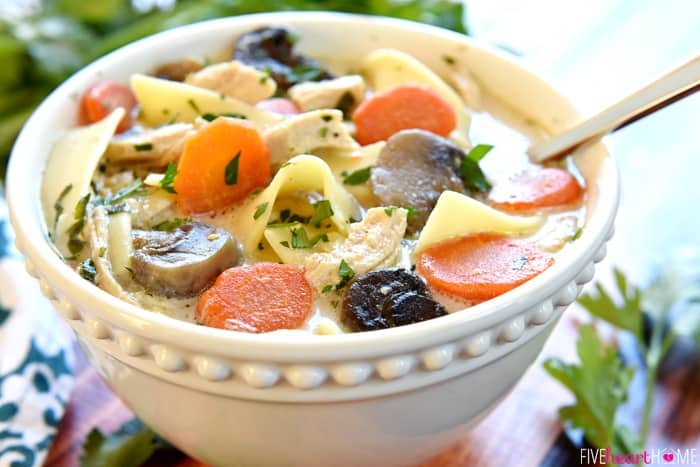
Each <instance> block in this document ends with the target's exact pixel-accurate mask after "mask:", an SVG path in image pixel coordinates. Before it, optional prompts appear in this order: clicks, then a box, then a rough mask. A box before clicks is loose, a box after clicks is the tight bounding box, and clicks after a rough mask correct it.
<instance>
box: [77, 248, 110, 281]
mask: <svg viewBox="0 0 700 467" xmlns="http://www.w3.org/2000/svg"><path fill="white" fill-rule="evenodd" d="M100 252H101V250H100ZM100 256H104V253H102V254H101V255H100ZM78 274H80V277H82V278H83V279H85V280H86V281H88V282H92V283H93V284H94V283H95V278H96V277H97V270H96V269H95V263H94V262H93V261H92V259H90V258H88V259H86V260H85V261H83V262H82V263H80V266H78Z"/></svg>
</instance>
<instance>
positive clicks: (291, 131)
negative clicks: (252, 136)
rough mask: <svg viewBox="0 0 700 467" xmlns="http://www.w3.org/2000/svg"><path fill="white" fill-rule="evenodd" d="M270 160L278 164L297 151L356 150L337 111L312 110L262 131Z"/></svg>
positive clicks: (298, 152) (353, 141)
mask: <svg viewBox="0 0 700 467" xmlns="http://www.w3.org/2000/svg"><path fill="white" fill-rule="evenodd" d="M263 138H264V139H265V143H266V144H267V148H268V150H269V151H270V161H271V162H272V164H273V165H279V164H282V163H284V162H286V161H287V160H289V159H290V158H291V157H293V156H296V155H297V154H309V153H312V152H313V151H314V149H318V148H336V149H344V150H353V149H357V147H358V145H357V142H355V140H354V139H352V137H351V136H350V133H349V132H348V128H347V127H346V126H345V124H344V123H343V114H342V112H341V111H340V110H334V109H324V110H313V111H311V112H305V113H303V114H299V115H295V116H292V117H289V118H287V119H286V120H284V121H283V122H281V123H278V124H277V125H275V126H273V127H272V128H270V129H268V130H266V131H265V133H264V134H263Z"/></svg>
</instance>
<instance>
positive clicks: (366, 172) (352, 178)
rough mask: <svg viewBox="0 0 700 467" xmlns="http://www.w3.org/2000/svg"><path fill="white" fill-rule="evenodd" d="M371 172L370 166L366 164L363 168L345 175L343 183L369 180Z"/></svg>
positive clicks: (359, 182)
mask: <svg viewBox="0 0 700 467" xmlns="http://www.w3.org/2000/svg"><path fill="white" fill-rule="evenodd" d="M371 173H372V166H367V167H365V168H364V169H357V170H356V171H354V172H352V173H351V174H349V175H347V176H345V178H344V179H343V183H344V184H345V185H361V184H362V183H365V182H367V180H369V176H370V175H371Z"/></svg>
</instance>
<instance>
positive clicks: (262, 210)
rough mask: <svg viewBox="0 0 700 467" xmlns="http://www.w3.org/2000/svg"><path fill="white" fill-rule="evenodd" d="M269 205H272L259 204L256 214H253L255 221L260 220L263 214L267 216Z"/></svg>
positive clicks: (266, 203)
mask: <svg viewBox="0 0 700 467" xmlns="http://www.w3.org/2000/svg"><path fill="white" fill-rule="evenodd" d="M269 205H270V203H268V202H265V203H262V204H258V205H257V206H256V207H255V213H254V214H253V219H255V220H258V219H259V218H260V216H262V215H263V214H265V211H267V207H268V206H269Z"/></svg>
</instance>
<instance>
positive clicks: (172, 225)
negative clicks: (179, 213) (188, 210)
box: [153, 217, 192, 232]
mask: <svg viewBox="0 0 700 467" xmlns="http://www.w3.org/2000/svg"><path fill="white" fill-rule="evenodd" d="M187 222H192V218H191V217H176V218H175V219H171V220H168V221H163V222H159V223H158V224H156V225H154V226H153V230H158V231H161V232H172V231H173V230H175V229H177V228H178V227H180V226H181V225H182V224H186V223H187Z"/></svg>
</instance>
